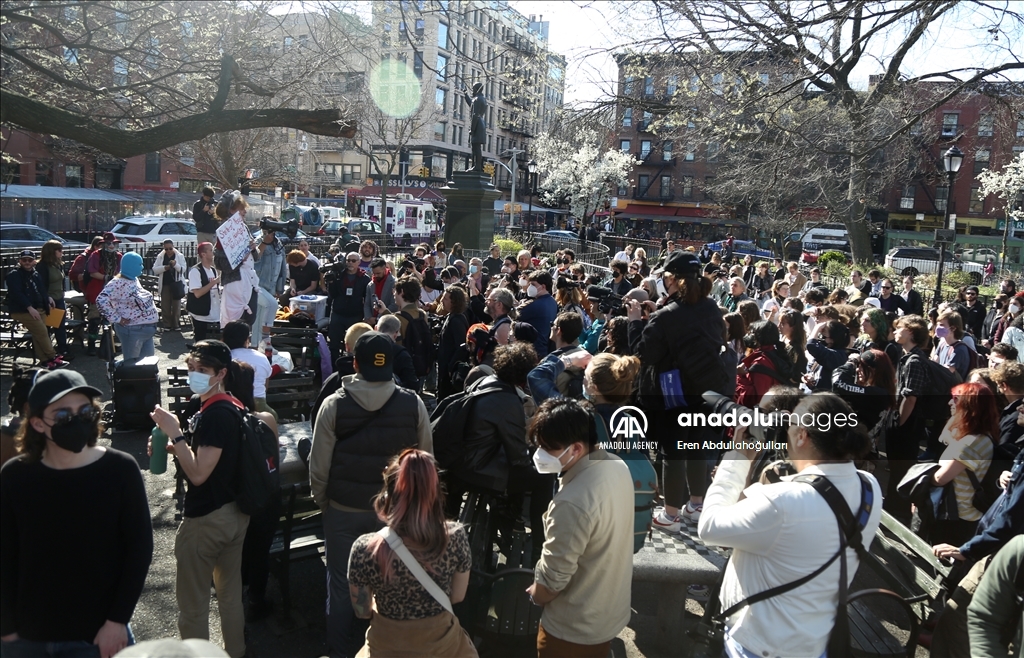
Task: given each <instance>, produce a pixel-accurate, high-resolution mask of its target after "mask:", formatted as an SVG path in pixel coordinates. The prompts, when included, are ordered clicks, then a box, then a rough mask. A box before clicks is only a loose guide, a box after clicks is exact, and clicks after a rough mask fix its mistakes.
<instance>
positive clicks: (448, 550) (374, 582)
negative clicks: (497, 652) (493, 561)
mask: <svg viewBox="0 0 1024 658" xmlns="http://www.w3.org/2000/svg"><path fill="white" fill-rule="evenodd" d="M373 507H374V509H375V510H376V512H377V517H378V518H379V519H380V520H381V522H383V523H385V524H386V527H385V528H384V529H383V530H381V531H380V532H378V533H374V534H368V535H363V536H361V537H359V538H358V539H356V541H355V543H354V544H353V545H352V553H351V557H349V563H348V582H349V594H350V596H351V598H352V609H353V610H354V612H355V614H356V616H357V617H361V618H363V619H369V620H370V630H369V631H367V633H366V644H365V645H363V648H362V649H361V650H360V651H359V653H358V654H357V655H358V656H360V657H362V658H365V657H368V656H413V655H416V656H455V657H460V658H468V657H471V656H472V657H475V656H477V652H476V648H475V647H474V646H473V642H472V641H471V640H470V638H469V635H468V634H467V633H466V632H465V631H464V630H462V627H461V626H460V625H459V620H458V618H456V617H455V615H454V614H452V612H451V607H452V604H453V603H458V602H460V601H462V600H463V599H464V598H465V596H466V588H467V586H468V585H469V568H470V566H471V565H470V562H471V559H470V549H469V540H468V539H467V537H466V532H465V530H464V529H463V528H462V526H461V525H459V524H457V523H449V522H446V521H445V518H444V494H443V493H442V490H441V483H440V479H439V478H438V474H437V463H436V462H435V461H434V458H433V456H431V455H430V454H429V453H427V452H423V451H421V450H415V449H411V448H410V449H407V450H405V451H404V452H402V454H400V455H398V456H397V457H395V458H394V459H392V460H391V463H390V464H389V465H388V467H387V469H385V471H384V487H383V489H381V492H380V493H379V494H378V495H377V497H376V498H375V499H374V502H373ZM417 571H419V572H420V574H419V575H418V576H417V575H415V572H417ZM374 604H375V605H374Z"/></svg>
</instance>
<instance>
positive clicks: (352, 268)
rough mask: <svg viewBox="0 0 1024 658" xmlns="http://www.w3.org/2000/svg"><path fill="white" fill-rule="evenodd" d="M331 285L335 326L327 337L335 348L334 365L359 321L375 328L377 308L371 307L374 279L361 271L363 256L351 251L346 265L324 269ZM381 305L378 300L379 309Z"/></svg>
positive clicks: (329, 329)
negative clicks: (371, 287) (347, 337)
mask: <svg viewBox="0 0 1024 658" xmlns="http://www.w3.org/2000/svg"><path fill="white" fill-rule="evenodd" d="M324 280H325V281H326V282H327V297H328V300H327V301H328V303H329V304H330V306H331V323H330V325H329V328H328V330H327V335H328V338H329V341H330V346H331V363H334V362H336V361H337V360H338V353H339V351H340V350H341V349H342V347H344V345H345V332H346V331H348V328H349V327H351V326H352V325H354V324H355V323H357V322H366V323H367V324H369V325H371V326H372V325H373V324H374V322H373V319H372V318H373V308H371V306H370V302H371V296H370V295H369V294H368V293H369V292H370V277H368V276H366V274H365V273H363V271H362V270H360V269H359V254H357V253H356V252H354V251H353V252H350V253H349V254H347V255H346V256H345V262H344V267H343V266H342V263H333V264H331V265H327V266H325V267H324ZM379 308H380V302H379V300H378V309H379Z"/></svg>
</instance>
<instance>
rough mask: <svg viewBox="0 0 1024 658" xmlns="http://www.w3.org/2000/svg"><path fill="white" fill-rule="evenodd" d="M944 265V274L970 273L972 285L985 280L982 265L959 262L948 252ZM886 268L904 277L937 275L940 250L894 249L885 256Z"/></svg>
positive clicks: (924, 248)
mask: <svg viewBox="0 0 1024 658" xmlns="http://www.w3.org/2000/svg"><path fill="white" fill-rule="evenodd" d="M943 263H944V264H943V272H955V271H960V272H968V273H969V274H970V276H971V283H973V284H975V285H980V284H981V282H982V279H984V276H985V274H984V268H983V267H982V266H981V265H979V264H978V263H972V262H969V261H963V260H958V259H957V258H956V257H954V256H953V254H951V253H950V252H948V251H947V252H946V258H945V260H944V261H943ZM885 266H886V267H890V268H892V269H894V270H896V271H897V272H899V273H900V274H901V275H902V276H917V275H918V274H935V273H936V272H938V270H939V250H938V249H932V248H930V247H894V248H893V249H891V250H890V251H889V253H888V254H886V255H885Z"/></svg>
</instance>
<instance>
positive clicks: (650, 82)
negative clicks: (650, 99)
mask: <svg viewBox="0 0 1024 658" xmlns="http://www.w3.org/2000/svg"><path fill="white" fill-rule="evenodd" d="M653 95H654V78H652V77H650V76H648V77H646V78H644V96H653Z"/></svg>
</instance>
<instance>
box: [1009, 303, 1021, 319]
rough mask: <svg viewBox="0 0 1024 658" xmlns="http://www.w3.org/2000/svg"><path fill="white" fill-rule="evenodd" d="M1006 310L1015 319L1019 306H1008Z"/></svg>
mask: <svg viewBox="0 0 1024 658" xmlns="http://www.w3.org/2000/svg"><path fill="white" fill-rule="evenodd" d="M1006 310H1007V311H1009V312H1010V313H1012V314H1013V317H1017V314H1018V313H1020V306H1018V305H1017V304H1010V305H1009V306H1008V307H1006Z"/></svg>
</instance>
